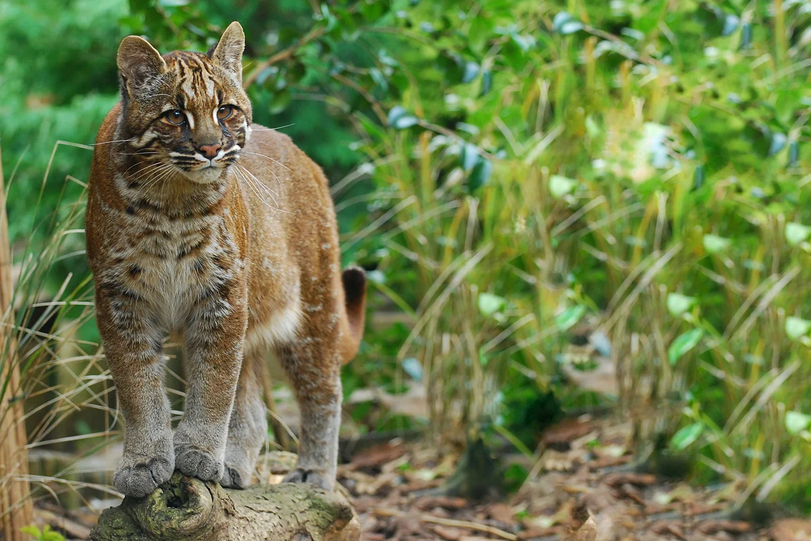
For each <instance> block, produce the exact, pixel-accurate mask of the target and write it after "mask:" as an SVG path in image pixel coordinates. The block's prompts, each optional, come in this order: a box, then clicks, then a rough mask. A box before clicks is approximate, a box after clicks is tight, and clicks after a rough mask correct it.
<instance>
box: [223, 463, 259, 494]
mask: <svg viewBox="0 0 811 541" xmlns="http://www.w3.org/2000/svg"><path fill="white" fill-rule="evenodd" d="M252 478H253V469H248V468H247V467H244V465H242V466H241V465H239V464H233V465H232V464H229V463H228V461H227V460H226V461H225V469H224V470H223V474H222V478H221V479H220V484H221V485H222V486H224V487H227V488H245V487H247V486H248V485H250V484H251V479H252Z"/></svg>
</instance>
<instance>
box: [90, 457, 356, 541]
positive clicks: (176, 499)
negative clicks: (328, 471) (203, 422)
mask: <svg viewBox="0 0 811 541" xmlns="http://www.w3.org/2000/svg"><path fill="white" fill-rule="evenodd" d="M90 539H91V540H93V541H147V540H166V541H169V540H171V541H193V540H201V541H203V540H215V539H216V540H217V541H230V540H234V541H236V540H246V541H252V540H259V541H264V540H285V541H286V540H296V541H299V540H300V541H305V540H313V541H321V540H323V541H357V540H360V523H359V521H358V519H357V517H356V516H355V514H354V511H353V510H352V507H351V506H350V505H349V502H347V500H346V498H344V497H343V496H342V495H340V494H338V493H337V492H336V493H332V494H328V493H326V492H324V491H323V490H320V489H317V488H315V487H313V486H311V485H304V484H289V483H285V484H281V485H254V486H252V487H250V488H248V489H246V490H232V489H224V488H222V487H220V486H219V485H218V484H216V483H211V482H205V483H204V482H203V481H200V480H198V479H194V478H190V477H186V476H184V475H182V474H180V473H179V472H175V474H174V475H173V476H172V478H171V479H170V480H169V482H168V483H166V484H165V485H163V486H161V487H160V488H158V489H157V490H156V491H155V492H153V493H152V494H150V495H149V496H146V497H145V498H141V499H135V498H125V499H124V502H123V503H122V504H121V505H120V506H118V507H116V508H113V509H107V510H106V511H104V512H103V513H102V514H101V517H99V524H98V526H97V527H96V528H95V529H94V530H93V533H92V534H91V536H90Z"/></svg>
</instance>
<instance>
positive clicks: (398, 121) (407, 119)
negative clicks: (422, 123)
mask: <svg viewBox="0 0 811 541" xmlns="http://www.w3.org/2000/svg"><path fill="white" fill-rule="evenodd" d="M386 121H387V122H388V124H389V126H391V127H392V128H395V129H397V130H403V129H405V128H410V127H411V126H413V125H415V124H417V123H418V122H419V119H418V118H417V117H415V116H414V115H412V114H411V113H409V112H408V111H407V110H406V109H405V107H401V106H399V105H395V106H394V107H392V108H391V110H390V111H389V116H388V118H387V119H386Z"/></svg>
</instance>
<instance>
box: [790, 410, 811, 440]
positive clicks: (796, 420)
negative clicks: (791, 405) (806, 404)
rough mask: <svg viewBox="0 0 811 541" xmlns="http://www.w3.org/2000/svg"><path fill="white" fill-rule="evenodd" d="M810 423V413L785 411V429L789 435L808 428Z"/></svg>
mask: <svg viewBox="0 0 811 541" xmlns="http://www.w3.org/2000/svg"><path fill="white" fill-rule="evenodd" d="M809 424H811V415H806V414H804V413H800V412H799V411H787V412H786V430H788V433H789V434H791V435H796V434H799V433H800V432H802V431H803V430H805V429H806V428H808V425H809Z"/></svg>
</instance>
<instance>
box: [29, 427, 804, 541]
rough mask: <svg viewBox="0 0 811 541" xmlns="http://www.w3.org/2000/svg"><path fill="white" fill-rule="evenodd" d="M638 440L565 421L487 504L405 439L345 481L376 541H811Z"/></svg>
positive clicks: (736, 489) (73, 529)
mask: <svg viewBox="0 0 811 541" xmlns="http://www.w3.org/2000/svg"><path fill="white" fill-rule="evenodd" d="M629 433H630V427H629V426H628V425H623V424H619V425H617V424H612V423H610V422H606V421H595V420H592V419H590V418H589V417H587V416H585V417H581V418H579V419H568V420H565V421H563V422H562V423H560V424H559V425H557V426H555V427H553V428H552V429H550V430H549V431H547V433H546V435H545V437H544V448H545V449H546V450H545V451H544V452H543V454H542V456H541V458H540V460H538V461H536V462H535V463H534V464H532V471H531V474H530V477H529V479H528V480H527V481H525V482H524V483H523V485H522V486H521V488H520V489H519V490H518V491H517V492H516V493H515V494H513V495H511V496H506V497H501V498H495V499H491V500H489V501H484V502H478V503H476V502H471V501H468V500H466V499H464V498H460V497H456V496H448V495H445V494H443V490H442V487H444V486H446V481H447V479H448V478H449V477H450V476H451V475H452V474H453V472H454V470H455V467H456V464H455V462H456V461H455V459H454V457H450V456H449V457H446V458H437V454H436V452H435V451H433V450H431V449H429V448H428V447H426V446H424V445H422V444H419V443H404V442H402V441H400V440H397V439H395V440H392V441H387V442H384V443H380V444H377V445H375V446H372V447H369V448H367V449H365V450H364V451H362V452H359V453H357V454H355V456H354V457H353V458H352V460H351V461H350V462H349V463H347V464H343V465H341V466H340V468H339V473H338V479H339V482H340V483H341V485H342V486H343V490H345V491H346V493H347V494H348V495H349V496H350V498H351V500H352V502H353V503H354V506H355V509H356V511H357V513H358V515H359V518H360V521H361V524H362V526H363V531H364V539H366V540H367V541H378V540H389V539H390V540H403V541H405V540H408V541H411V540H421V539H439V540H447V541H457V540H458V541H477V540H483V539H502V540H504V539H506V540H525V541H528V540H534V541H553V540H562V541H626V540H640V541H649V540H659V539H662V540H676V539H681V540H691V541H692V540H695V541H704V540H741V541H750V540H751V541H755V540H758V541H765V540H773V541H811V521H808V520H802V519H786V518H783V519H780V520H776V521H774V522H772V523H771V524H768V525H755V524H753V523H750V522H748V521H745V520H738V519H735V518H733V517H736V516H738V515H737V514H735V513H734V512H733V511H734V510H735V508H736V503H737V502H740V501H743V500H744V499H745V498H744V497H743V492H744V490H745V487H742V486H736V485H734V484H723V485H716V486H713V487H695V486H691V485H689V484H688V483H686V482H679V481H665V480H662V479H661V478H658V477H657V476H656V475H652V474H647V473H638V471H636V470H637V469H636V468H634V467H633V464H634V457H633V456H632V455H630V454H628V453H627V449H626V444H627V442H628V441H629ZM486 473H487V472H482V475H486ZM268 480H270V479H268ZM37 512H38V519H39V521H40V523H41V524H45V523H47V524H50V525H51V526H52V527H53V528H54V529H55V530H57V531H60V532H62V533H64V534H66V535H67V537H68V539H86V538H87V536H88V535H89V532H90V528H92V526H93V523H94V520H95V513H94V512H91V511H79V512H71V513H65V512H63V511H61V510H60V509H59V508H58V507H57V506H54V505H51V504H43V505H41V506H40V507H39V509H38V511H37Z"/></svg>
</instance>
